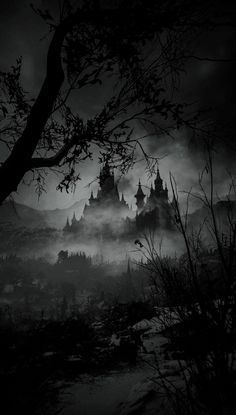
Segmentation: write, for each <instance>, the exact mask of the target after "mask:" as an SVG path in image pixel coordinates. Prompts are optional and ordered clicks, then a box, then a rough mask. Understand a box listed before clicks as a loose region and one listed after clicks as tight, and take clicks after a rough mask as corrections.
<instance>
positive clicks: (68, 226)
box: [63, 218, 70, 232]
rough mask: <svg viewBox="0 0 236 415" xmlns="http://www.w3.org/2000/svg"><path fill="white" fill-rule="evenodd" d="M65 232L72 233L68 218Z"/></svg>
mask: <svg viewBox="0 0 236 415" xmlns="http://www.w3.org/2000/svg"><path fill="white" fill-rule="evenodd" d="M63 231H65V232H69V231H70V222H69V219H68V218H67V220H66V224H65V226H64V228H63Z"/></svg>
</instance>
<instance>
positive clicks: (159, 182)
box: [154, 167, 164, 196]
mask: <svg viewBox="0 0 236 415" xmlns="http://www.w3.org/2000/svg"><path fill="white" fill-rule="evenodd" d="M154 185H155V193H156V196H159V195H160V194H161V193H162V192H163V190H164V189H163V180H162V178H161V176H160V171H159V167H157V174H156V178H155V181H154Z"/></svg>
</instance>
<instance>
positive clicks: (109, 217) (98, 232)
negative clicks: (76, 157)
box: [63, 163, 173, 239]
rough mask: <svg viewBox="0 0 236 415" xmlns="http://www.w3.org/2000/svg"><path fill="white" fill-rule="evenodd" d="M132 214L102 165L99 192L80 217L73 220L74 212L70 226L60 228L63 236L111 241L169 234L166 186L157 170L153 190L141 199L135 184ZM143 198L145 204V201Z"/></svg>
mask: <svg viewBox="0 0 236 415" xmlns="http://www.w3.org/2000/svg"><path fill="white" fill-rule="evenodd" d="M135 198H136V207H137V208H136V211H134V210H132V208H130V207H129V205H128V203H127V202H126V201H125V198H124V195H123V194H122V195H121V196H120V194H119V191H118V186H117V183H116V181H115V177H114V172H113V171H111V169H110V166H109V164H108V163H105V165H104V167H103V168H102V170H101V172H100V175H99V190H98V193H97V196H96V197H94V194H93V192H91V196H90V198H89V200H88V204H86V205H85V207H84V210H83V214H82V217H81V218H80V219H79V220H77V219H76V215H75V212H74V215H73V218H72V220H71V223H70V222H69V219H67V222H66V225H65V227H64V229H63V230H64V232H65V233H66V234H76V235H78V236H79V235H81V236H82V237H86V238H94V237H95V238H104V239H110V238H112V239H114V238H119V237H123V238H125V237H127V238H129V237H135V236H137V235H138V234H139V233H140V232H144V231H145V230H147V229H149V230H157V229H166V230H172V228H173V225H172V214H171V205H170V203H169V200H168V189H167V186H165V188H164V187H163V180H162V179H161V177H160V173H159V169H158V170H157V174H156V178H155V181H154V187H153V185H151V190H150V194H149V195H147V196H146V195H145V193H144V192H143V189H142V185H141V182H140V181H139V184H138V190H137V193H136V194H135ZM145 198H146V201H145Z"/></svg>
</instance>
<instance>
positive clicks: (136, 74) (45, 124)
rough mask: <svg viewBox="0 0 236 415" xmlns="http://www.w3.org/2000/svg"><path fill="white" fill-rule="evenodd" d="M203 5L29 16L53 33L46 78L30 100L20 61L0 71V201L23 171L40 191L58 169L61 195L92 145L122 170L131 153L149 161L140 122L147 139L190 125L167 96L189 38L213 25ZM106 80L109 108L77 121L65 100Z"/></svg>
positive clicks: (139, 4) (144, 5) (95, 6)
mask: <svg viewBox="0 0 236 415" xmlns="http://www.w3.org/2000/svg"><path fill="white" fill-rule="evenodd" d="M127 3H128V4H127ZM209 5H211V2H209V4H208V3H205V2H204V8H203V4H202V2H201V1H197V2H195V3H194V5H190V4H189V2H188V1H186V0H178V1H176V2H174V3H173V2H170V1H168V0H161V1H159V2H156V1H154V0H149V1H144V0H139V1H136V0H133V1H130V2H125V1H122V0H119V1H117V2H114V4H113V5H111V3H109V6H107V4H106V2H103V1H101V2H99V1H89V2H87V1H86V2H84V3H82V2H81V5H80V6H79V7H77V8H75V7H72V5H71V4H70V2H69V1H64V2H63V4H62V6H61V9H60V19H59V22H57V23H56V22H55V20H54V18H53V17H52V15H51V14H50V12H49V11H48V10H46V11H45V10H39V9H34V10H35V12H36V13H38V14H39V15H40V16H41V17H42V18H43V19H44V21H45V22H46V23H47V24H48V26H49V29H50V32H52V39H51V42H50V46H49V49H48V54H47V67H46V75H45V79H44V81H43V84H42V87H41V89H40V91H39V94H38V96H37V97H36V98H35V99H32V98H30V95H29V94H27V93H26V92H25V91H24V90H23V88H22V86H21V83H20V72H21V59H18V60H17V63H16V65H15V66H13V67H12V68H11V70H10V71H9V72H0V89H1V100H0V114H1V119H0V143H1V145H4V146H6V149H7V150H8V156H7V158H6V159H5V161H3V162H2V163H1V166H0V203H2V202H3V201H4V200H5V199H6V197H8V196H9V195H10V194H11V192H14V191H16V190H17V188H18V185H19V183H20V182H21V181H22V179H23V178H24V176H25V174H26V172H32V173H33V177H34V179H35V180H36V183H37V185H38V189H39V191H40V188H41V186H42V184H43V180H44V179H43V172H44V169H53V168H57V167H59V168H60V169H61V172H62V173H63V178H62V180H61V182H60V184H59V189H60V190H62V189H63V188H65V189H66V190H69V188H70V186H71V184H73V183H75V182H76V180H77V179H78V177H79V175H78V171H77V165H78V164H80V163H81V162H82V161H84V160H86V159H88V158H90V159H91V158H92V156H93V148H94V146H97V147H98V148H99V149H100V155H101V159H104V157H108V158H110V160H111V161H112V163H114V165H116V166H121V168H122V169H123V170H126V169H127V168H129V167H130V165H132V163H133V162H134V159H135V151H136V149H137V147H139V148H140V149H141V151H142V152H143V155H144V157H145V158H146V159H147V158H148V156H147V154H146V153H145V150H144V148H143V146H142V142H141V137H138V138H137V131H136V127H137V124H138V123H142V124H144V125H147V124H148V125H149V127H150V126H151V127H152V131H153V133H155V134H158V133H160V132H162V133H163V131H165V132H168V127H169V126H170V125H171V126H172V127H173V125H174V126H175V127H177V128H180V127H181V126H182V125H183V124H186V125H188V126H194V125H195V119H194V117H192V116H191V117H190V115H189V114H188V115H186V114H184V105H183V104H181V103H178V102H175V100H174V98H173V94H172V93H173V89H175V88H177V86H178V80H179V75H180V73H181V71H182V70H183V67H184V66H183V65H184V62H185V60H186V58H188V57H189V56H190V51H191V50H190V49H189V39H190V38H191V36H193V34H195V33H196V32H197V31H199V28H200V30H203V28H207V27H208V28H209V27H211V28H212V26H213V27H215V26H217V22H218V20H217V19H218V18H217V16H216V19H215V20H214V23H212V21H210V20H209V19H208V18H207V16H208V15H209V12H210V10H211V8H210V6H209ZM212 16H213V15H212ZM191 57H192V55H191ZM108 78H109V80H111V81H112V83H113V88H112V89H111V91H112V94H110V96H109V97H108V99H107V102H105V104H104V105H103V108H102V109H101V110H100V111H99V112H98V113H97V114H95V115H94V116H93V118H91V119H89V120H84V119H82V117H81V116H80V115H79V114H78V112H77V111H76V110H75V108H74V106H73V104H72V103H71V96H72V94H73V93H77V94H79V93H80V92H81V90H82V89H83V88H85V87H94V88H95V93H96V91H97V89H96V88H98V87H101V88H103V86H104V83H105V82H106V80H107V79H108ZM109 82H110V81H109ZM167 121H168V123H169V124H167Z"/></svg>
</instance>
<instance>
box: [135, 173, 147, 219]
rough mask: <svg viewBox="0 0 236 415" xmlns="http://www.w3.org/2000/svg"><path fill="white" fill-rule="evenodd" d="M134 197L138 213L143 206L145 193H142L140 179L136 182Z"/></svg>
mask: <svg viewBox="0 0 236 415" xmlns="http://www.w3.org/2000/svg"><path fill="white" fill-rule="evenodd" d="M134 197H135V198H136V205H137V213H140V212H141V210H142V209H143V208H144V198H145V194H144V193H143V190H142V186H141V182H140V180H139V183H138V190H137V193H136V195H135V196H134Z"/></svg>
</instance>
